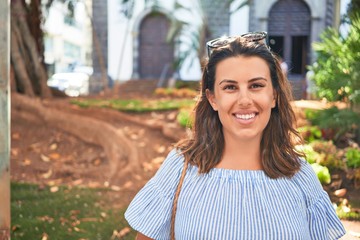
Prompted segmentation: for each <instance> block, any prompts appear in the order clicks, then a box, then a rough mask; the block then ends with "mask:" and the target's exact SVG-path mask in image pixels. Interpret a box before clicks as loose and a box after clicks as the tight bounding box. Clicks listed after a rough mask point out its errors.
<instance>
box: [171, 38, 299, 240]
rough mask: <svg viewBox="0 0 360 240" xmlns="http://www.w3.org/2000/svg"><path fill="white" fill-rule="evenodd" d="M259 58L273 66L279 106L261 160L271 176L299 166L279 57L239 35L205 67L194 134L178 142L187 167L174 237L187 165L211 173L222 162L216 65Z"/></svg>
mask: <svg viewBox="0 0 360 240" xmlns="http://www.w3.org/2000/svg"><path fill="white" fill-rule="evenodd" d="M237 56H244V57H253V56H255V57H260V58H262V59H263V60H265V61H266V62H267V64H268V66H269V69H270V75H271V81H272V85H273V87H274V90H275V92H276V93H275V94H276V106H275V108H273V109H272V111H271V116H270V120H269V123H268V125H267V126H266V128H265V129H264V132H263V136H262V140H261V146H260V149H261V161H262V166H263V169H264V172H265V173H266V175H268V176H269V177H270V178H279V177H291V176H293V175H294V174H295V173H296V172H297V171H298V170H299V168H300V161H299V158H300V157H303V154H302V153H299V152H297V151H296V150H295V148H294V147H295V144H296V143H295V140H297V141H299V140H300V139H301V137H300V135H299V133H298V132H297V131H296V129H295V128H294V123H295V114H294V112H293V110H292V107H291V104H290V102H291V100H292V94H291V87H290V84H289V82H288V80H287V78H286V76H285V75H284V74H283V71H282V70H281V66H280V62H279V59H278V58H277V57H276V56H275V55H274V54H273V53H272V52H271V51H270V50H269V49H268V47H267V46H266V45H265V44H264V43H260V42H249V41H246V40H245V39H242V38H238V39H236V40H235V41H232V42H231V43H229V44H227V45H226V46H222V47H219V48H217V49H214V50H213V52H212V54H211V56H210V57H209V60H208V62H207V63H206V64H205V66H204V69H203V75H202V80H201V91H200V96H199V99H198V102H197V104H196V106H195V119H194V124H193V130H192V131H193V132H192V136H191V137H190V138H188V139H184V140H182V141H180V142H178V143H177V145H176V147H177V148H178V149H180V150H181V152H182V154H183V155H184V158H185V167H184V170H183V173H182V176H181V178H180V181H179V185H178V188H177V191H176V193H175V197H174V205H173V213H172V220H171V238H172V239H174V223H175V213H176V208H177V200H178V196H179V194H180V191H181V186H182V182H183V179H184V178H185V173H186V169H187V165H188V164H191V165H195V166H197V167H198V169H199V173H208V172H209V171H210V170H211V169H212V168H214V167H215V166H216V165H217V164H218V163H219V162H220V161H221V157H222V154H223V149H224V136H223V132H222V124H221V122H220V119H219V116H218V113H217V112H216V111H214V110H213V108H212V107H211V105H210V103H209V101H208V99H207V98H206V90H207V89H208V90H209V91H210V92H212V93H213V91H214V83H215V72H216V66H217V64H218V63H219V62H221V61H222V60H224V59H227V58H230V57H237Z"/></svg>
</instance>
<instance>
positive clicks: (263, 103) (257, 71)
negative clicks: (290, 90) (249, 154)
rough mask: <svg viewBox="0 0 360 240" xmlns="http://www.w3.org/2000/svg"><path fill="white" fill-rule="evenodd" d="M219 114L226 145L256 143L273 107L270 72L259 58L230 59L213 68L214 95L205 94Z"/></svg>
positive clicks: (273, 99)
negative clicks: (229, 143)
mask: <svg viewBox="0 0 360 240" xmlns="http://www.w3.org/2000/svg"><path fill="white" fill-rule="evenodd" d="M206 94H207V98H208V100H209V102H210V104H211V106H212V108H213V109H214V110H215V111H217V112H218V115H219V119H220V121H221V123H222V126H223V134H224V139H225V142H226V141H229V140H231V139H233V140H235V141H239V140H240V141H249V140H258V141H259V142H260V140H261V137H262V133H263V131H264V129H265V127H266V125H267V124H268V122H269V119H270V115H271V109H272V108H274V107H275V105H276V101H275V91H274V88H273V86H272V83H271V77H270V70H269V67H268V65H267V63H266V61H265V60H263V59H262V58H260V57H255V56H252V57H244V56H238V57H230V58H227V59H225V60H222V61H221V62H219V63H218V64H217V66H216V75H215V85H214V92H210V91H209V90H207V92H206Z"/></svg>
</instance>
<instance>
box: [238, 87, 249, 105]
mask: <svg viewBox="0 0 360 240" xmlns="http://www.w3.org/2000/svg"><path fill="white" fill-rule="evenodd" d="M251 103H252V98H251V96H250V93H249V92H248V91H247V90H241V91H239V94H238V98H237V104H238V105H239V106H243V107H247V106H249V105H251Z"/></svg>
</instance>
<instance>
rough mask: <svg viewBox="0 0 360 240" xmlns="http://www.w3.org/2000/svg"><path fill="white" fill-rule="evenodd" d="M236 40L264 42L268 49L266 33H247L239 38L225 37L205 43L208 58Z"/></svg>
mask: <svg viewBox="0 0 360 240" xmlns="http://www.w3.org/2000/svg"><path fill="white" fill-rule="evenodd" d="M238 38H243V39H245V40H246V41H249V42H264V43H265V45H266V46H267V47H269V46H268V44H267V41H266V40H267V32H249V33H245V34H242V35H240V36H232V37H226V36H225V37H220V38H216V39H213V40H210V41H208V42H207V43H206V47H207V54H208V57H210V56H211V54H212V52H213V50H214V49H216V48H219V47H223V46H225V45H227V44H229V43H231V42H233V41H234V40H236V39H238Z"/></svg>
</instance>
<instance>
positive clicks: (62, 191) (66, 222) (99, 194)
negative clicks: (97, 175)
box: [11, 183, 135, 240]
mask: <svg viewBox="0 0 360 240" xmlns="http://www.w3.org/2000/svg"><path fill="white" fill-rule="evenodd" d="M106 191H108V190H105V189H89V188H68V187H60V188H59V190H58V191H57V192H54V193H53V192H51V191H50V189H49V188H48V187H45V188H43V189H40V188H39V186H37V185H31V184H21V183H12V184H11V221H12V222H11V225H12V231H11V238H12V239H26V240H28V239H67V240H71V239H77V240H78V239H82V240H85V239H89V240H90V239H97V240H100V239H106V240H108V239H111V237H112V235H113V231H114V230H117V231H120V230H122V229H123V228H125V227H128V224H127V223H126V220H125V219H124V209H122V210H119V209H112V206H111V204H109V199H108V198H109V196H108V194H105V193H106ZM44 236H47V238H43V237H44ZM134 238H135V232H134V231H132V232H131V233H130V234H128V235H126V236H125V237H123V238H121V239H134ZM114 239H119V238H114Z"/></svg>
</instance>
